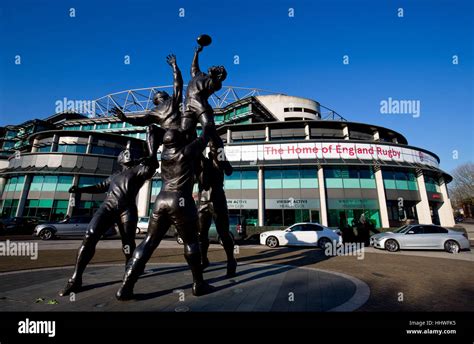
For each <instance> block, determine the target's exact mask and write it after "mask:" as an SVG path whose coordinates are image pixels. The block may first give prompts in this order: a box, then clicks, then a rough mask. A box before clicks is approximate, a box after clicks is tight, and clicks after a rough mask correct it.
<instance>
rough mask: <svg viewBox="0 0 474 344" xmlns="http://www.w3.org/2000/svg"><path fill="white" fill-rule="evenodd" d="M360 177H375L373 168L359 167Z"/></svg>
mask: <svg viewBox="0 0 474 344" xmlns="http://www.w3.org/2000/svg"><path fill="white" fill-rule="evenodd" d="M359 178H360V179H374V178H375V177H374V172H373V171H372V169H371V168H365V167H361V168H360V169H359Z"/></svg>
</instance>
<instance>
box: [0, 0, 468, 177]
mask: <svg viewBox="0 0 474 344" xmlns="http://www.w3.org/2000/svg"><path fill="white" fill-rule="evenodd" d="M473 3H474V2H473V1H470V0H466V1H453V0H451V1H448V0H446V1H438V0H417V1H413V0H411V1H403V0H397V1H395V0H374V1H355V0H353V1H349V0H345V1H342V0H340V1H338V0H333V1H329V0H327V1H296V0H293V1H256V0H253V1H246V0H239V1H172V0H169V1H167V2H163V1H156V0H155V1H145V0H138V1H133V2H132V1H85V0H80V1H79V0H74V1H60V2H59V1H53V0H49V1H18V0H15V1H11V0H2V2H1V4H0V44H1V45H0V46H1V50H0V125H5V124H16V123H20V122H22V121H24V120H27V119H31V118H44V117H46V116H49V115H51V114H53V113H54V109H55V102H56V101H57V100H60V99H63V98H64V97H66V98H68V99H72V100H76V99H77V100H86V99H90V100H93V99H96V98H99V97H101V96H103V95H106V94H108V93H112V92H117V91H121V90H126V89H131V88H141V87H149V86H157V85H164V84H170V83H171V74H170V70H169V67H168V66H167V65H166V63H165V57H166V55H167V54H168V53H170V52H173V53H175V54H176V55H177V58H178V63H179V65H180V66H181V69H182V70H183V74H184V78H185V82H186V81H187V80H188V78H189V74H188V70H189V65H190V62H191V59H192V54H193V48H194V46H195V38H196V36H197V35H198V34H200V33H208V34H210V35H211V36H212V38H213V43H212V45H211V46H210V47H208V48H206V50H205V51H204V52H203V53H202V58H201V66H202V67H203V68H204V67H206V68H207V66H209V65H213V64H223V65H225V66H226V67H227V70H228V73H229V76H228V79H227V80H226V84H227V85H233V86H244V87H255V88H262V89H268V90H272V91H278V92H282V93H286V94H289V95H296V96H303V97H308V98H312V99H315V100H317V101H319V102H320V103H321V104H323V105H325V106H328V107H330V108H333V109H335V110H336V111H337V112H339V113H340V114H342V115H343V116H344V117H346V118H347V119H348V120H350V121H355V122H364V123H372V124H376V125H380V126H385V127H388V128H391V129H394V130H397V131H399V132H401V133H402V134H404V135H405V136H406V137H407V139H408V141H409V143H410V144H411V145H414V146H418V147H422V148H426V149H428V150H430V151H433V152H435V153H436V154H438V155H439V157H440V158H441V167H442V168H443V169H445V170H446V171H451V170H452V169H453V168H454V167H456V166H457V165H459V164H461V163H464V162H467V161H473V160H474V159H473V151H474V149H473V148H474V147H473V146H474V140H473V129H474V127H473V117H474V105H473V98H474V89H473V82H474V81H473V80H474V72H473V44H474V43H473V42H474V39H473V38H474V37H473V24H472V23H473V22H474V14H473V13H474V5H473ZM70 8H74V9H75V11H76V17H75V18H71V17H69V9H70ZM180 8H184V10H185V16H184V17H180V16H179V15H178V14H179V9H180ZM289 8H293V9H294V17H289V16H288V9H289ZM398 8H403V11H404V17H403V18H400V17H398V15H397V10H398ZM16 55H20V56H21V65H15V56H16ZM125 55H129V56H130V59H131V64H130V65H125V64H124V56H125ZM234 55H238V56H239V58H240V64H238V65H234V64H233V57H234ZM344 55H348V56H349V64H348V65H345V64H343V56H344ZM453 55H457V56H458V58H459V64H457V65H454V64H453V63H452V56H453ZM389 97H391V98H393V99H399V100H419V101H420V102H421V116H420V117H419V118H413V116H411V115H409V114H381V113H380V102H381V101H382V100H386V99H388V98H389ZM453 150H457V151H458V154H459V158H458V159H457V160H455V159H453V154H452V151H453Z"/></svg>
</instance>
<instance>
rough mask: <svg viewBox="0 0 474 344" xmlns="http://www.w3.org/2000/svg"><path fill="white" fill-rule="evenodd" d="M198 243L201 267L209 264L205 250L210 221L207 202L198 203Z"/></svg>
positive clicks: (204, 267) (207, 243) (207, 246)
mask: <svg viewBox="0 0 474 344" xmlns="http://www.w3.org/2000/svg"><path fill="white" fill-rule="evenodd" d="M198 216H199V244H200V247H201V262H202V269H203V270H204V269H206V268H207V267H208V266H209V259H208V258H207V251H208V250H209V228H210V227H211V223H212V215H211V212H210V211H209V202H200V203H199V211H198Z"/></svg>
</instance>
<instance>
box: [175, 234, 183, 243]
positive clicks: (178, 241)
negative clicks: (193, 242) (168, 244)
mask: <svg viewBox="0 0 474 344" xmlns="http://www.w3.org/2000/svg"><path fill="white" fill-rule="evenodd" d="M176 242H177V243H178V244H180V245H184V241H183V239H182V238H181V237H180V236H179V235H177V236H176Z"/></svg>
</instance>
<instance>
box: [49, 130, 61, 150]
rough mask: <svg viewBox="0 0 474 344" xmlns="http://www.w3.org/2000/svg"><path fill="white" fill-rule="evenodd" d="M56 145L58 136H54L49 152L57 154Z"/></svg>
mask: <svg viewBox="0 0 474 344" xmlns="http://www.w3.org/2000/svg"><path fill="white" fill-rule="evenodd" d="M58 143H59V135H58V134H54V136H53V142H52V144H51V150H50V152H57V151H58Z"/></svg>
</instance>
